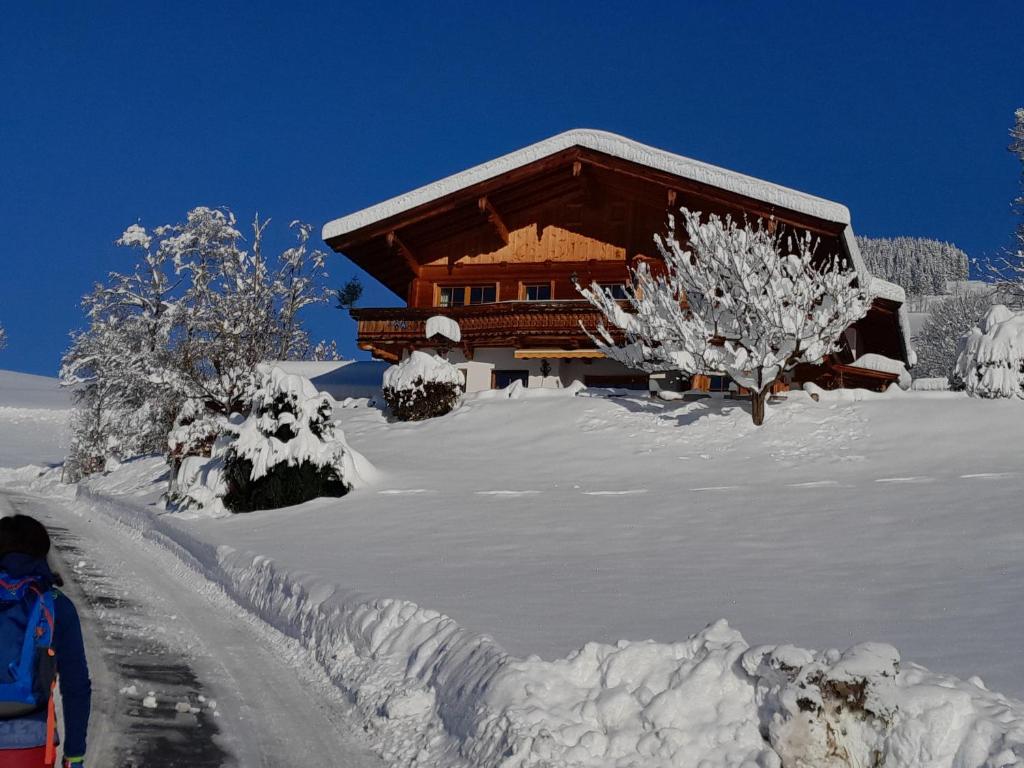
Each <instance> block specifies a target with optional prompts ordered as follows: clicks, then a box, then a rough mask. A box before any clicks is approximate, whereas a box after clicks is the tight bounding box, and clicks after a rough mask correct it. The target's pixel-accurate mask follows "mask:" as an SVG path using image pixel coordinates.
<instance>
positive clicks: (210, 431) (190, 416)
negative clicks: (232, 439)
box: [167, 398, 226, 458]
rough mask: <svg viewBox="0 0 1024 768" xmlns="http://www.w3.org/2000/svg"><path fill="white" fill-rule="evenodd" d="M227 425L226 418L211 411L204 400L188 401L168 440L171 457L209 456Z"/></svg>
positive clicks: (194, 399) (179, 414) (175, 421)
mask: <svg viewBox="0 0 1024 768" xmlns="http://www.w3.org/2000/svg"><path fill="white" fill-rule="evenodd" d="M225 423H226V419H225V417H224V416H223V415H222V414H220V413H217V412H215V411H212V410H210V408H208V407H207V405H206V403H205V402H204V401H203V400H201V399H199V398H192V399H190V400H186V401H185V404H184V405H183V406H182V408H181V411H180V412H179V413H178V418H176V419H175V420H174V428H173V429H172V430H171V434H170V435H169V436H168V438H167V449H168V452H169V454H170V456H171V457H177V458H184V457H186V456H209V455H210V451H211V450H212V448H213V443H214V441H215V440H216V439H217V437H218V436H219V435H220V434H221V433H223V432H224V425H225Z"/></svg>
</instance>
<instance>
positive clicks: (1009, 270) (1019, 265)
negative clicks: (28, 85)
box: [992, 108, 1024, 306]
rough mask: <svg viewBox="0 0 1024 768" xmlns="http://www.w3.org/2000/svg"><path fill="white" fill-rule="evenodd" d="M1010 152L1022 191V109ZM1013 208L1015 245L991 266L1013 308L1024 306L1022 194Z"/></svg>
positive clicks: (1023, 182)
mask: <svg viewBox="0 0 1024 768" xmlns="http://www.w3.org/2000/svg"><path fill="white" fill-rule="evenodd" d="M1010 151H1011V152H1012V153H1013V154H1014V155H1016V156H1017V159H1018V160H1020V163H1021V187H1022V190H1024V108H1021V109H1018V110H1017V112H1016V122H1015V124H1014V126H1013V128H1012V129H1011V130H1010ZM1014 207H1015V208H1016V210H1017V212H1018V214H1019V215H1020V222H1019V223H1018V224H1017V232H1016V244H1015V246H1014V247H1013V248H1011V249H1010V252H1009V253H1008V254H1007V255H1006V256H1005V258H1002V259H999V260H997V261H996V262H995V263H994V264H993V265H992V271H993V273H994V275H995V279H996V280H997V281H998V282H999V284H1000V288H1001V290H1002V291H1003V292H1004V293H1005V294H1006V295H1007V296H1008V297H1009V298H1010V300H1011V301H1013V303H1014V305H1015V306H1022V305H1024V194H1022V195H1021V196H1020V197H1018V198H1017V199H1016V200H1014Z"/></svg>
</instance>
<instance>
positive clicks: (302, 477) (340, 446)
mask: <svg viewBox="0 0 1024 768" xmlns="http://www.w3.org/2000/svg"><path fill="white" fill-rule="evenodd" d="M259 373H260V377H261V378H260V384H259V388H258V389H257V391H256V394H255V396H254V398H253V401H252V411H251V413H250V414H249V416H248V418H246V419H245V421H243V422H242V423H241V424H238V425H232V426H231V427H230V431H231V432H232V433H233V437H232V439H231V441H230V444H229V445H228V447H227V448H226V450H225V451H224V475H223V477H224V482H225V484H226V493H225V495H224V505H225V506H226V507H227V508H228V509H230V510H231V511H232V512H250V511H253V510H257V509H277V508H278V507H286V506H291V505H293V504H301V503H302V502H304V501H309V500H310V499H315V498H317V497H320V496H344V495H345V494H346V493H348V492H349V490H351V488H352V482H353V477H354V475H355V467H354V464H353V460H352V456H351V452H350V451H349V449H348V446H347V445H346V443H345V440H344V437H343V436H342V435H340V433H336V431H335V427H334V423H333V422H332V420H331V412H332V404H331V399H330V396H329V395H326V394H324V393H323V392H318V391H317V390H316V387H314V386H313V385H312V384H311V383H310V381H309V379H304V378H303V377H301V376H296V375H294V374H287V373H285V372H284V371H282V370H281V369H280V368H271V367H269V366H260V368H259Z"/></svg>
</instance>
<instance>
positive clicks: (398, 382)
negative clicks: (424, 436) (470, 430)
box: [384, 350, 462, 421]
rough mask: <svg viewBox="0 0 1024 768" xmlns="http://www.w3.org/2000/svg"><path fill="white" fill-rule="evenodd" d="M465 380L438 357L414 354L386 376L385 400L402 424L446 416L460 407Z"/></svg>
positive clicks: (424, 353) (452, 367)
mask: <svg viewBox="0 0 1024 768" xmlns="http://www.w3.org/2000/svg"><path fill="white" fill-rule="evenodd" d="M461 396H462V376H461V375H460V374H459V371H458V369H457V368H456V367H455V366H454V365H452V364H451V363H449V362H448V361H447V360H445V359H444V358H442V357H438V356H437V355H431V354H428V353H426V352H420V351H419V350H414V351H413V352H410V353H409V356H408V357H406V358H405V359H404V360H403V361H402V362H400V363H398V364H397V365H393V366H391V367H390V368H388V369H387V370H386V371H385V372H384V400H385V401H386V402H387V404H388V408H390V409H391V414H392V415H393V416H394V417H395V418H396V419H398V420H399V421H422V420H423V419H430V418H433V417H434V416H443V415H444V414H446V413H448V412H450V411H451V410H452V409H453V408H455V406H456V405H458V404H459V398H460V397H461Z"/></svg>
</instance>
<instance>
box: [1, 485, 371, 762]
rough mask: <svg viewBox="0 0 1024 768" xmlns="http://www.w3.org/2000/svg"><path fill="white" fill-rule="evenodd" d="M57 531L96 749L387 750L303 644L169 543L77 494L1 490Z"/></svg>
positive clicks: (231, 754) (173, 753)
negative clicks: (87, 509) (101, 513)
mask: <svg viewBox="0 0 1024 768" xmlns="http://www.w3.org/2000/svg"><path fill="white" fill-rule="evenodd" d="M14 513H23V514H28V515H32V516H34V517H36V518H38V519H39V520H41V521H42V522H43V523H44V524H45V525H46V526H47V527H48V528H49V529H50V531H51V534H52V536H53V539H54V544H55V548H56V550H55V552H54V553H53V554H52V556H51V559H52V561H53V564H54V567H55V569H56V570H57V571H58V572H59V573H60V574H61V576H62V577H63V578H64V580H65V587H64V589H65V591H66V592H67V593H68V594H69V595H70V596H71V597H72V599H74V600H75V602H76V604H77V606H78V609H79V612H80V613H81V615H82V623H83V628H84V631H85V635H86V644H87V646H88V648H87V650H88V653H89V662H90V669H91V672H92V676H93V687H94V696H93V717H92V721H91V723H90V733H89V736H90V748H89V756H88V758H89V763H90V764H92V765H100V766H117V767H118V768H136V767H138V768H141V767H142V766H145V768H172V767H173V768H179V767H180V768H186V767H188V768H207V767H210V768H213V766H239V767H241V768H249V767H250V766H268V767H273V768H278V767H280V768H285V767H286V766H299V765H310V766H313V765H315V766H345V767H346V768H348V767H349V766H351V768H378V767H379V766H381V765H382V764H381V763H380V762H379V761H377V759H376V758H374V757H373V756H372V755H371V754H370V753H369V751H368V749H367V748H366V746H365V745H363V744H361V743H360V742H359V741H358V738H359V737H358V736H355V735H353V736H346V734H354V733H355V731H356V730H357V728H358V726H356V725H355V724H354V723H353V722H352V721H351V720H350V719H349V715H348V703H347V702H346V701H344V700H343V698H342V697H341V694H340V693H339V692H338V691H337V689H336V688H334V687H333V686H330V685H329V684H327V683H325V682H324V681H323V680H322V678H317V676H316V675H315V674H314V672H313V668H312V664H311V662H309V661H308V660H307V658H306V655H305V652H304V651H302V650H301V649H300V648H298V646H297V645H296V644H295V643H294V642H293V641H290V640H288V639H286V638H284V637H283V636H281V635H279V634H277V633H276V632H275V631H274V630H272V629H270V628H268V627H267V626H266V625H265V624H263V623H262V622H257V621H256V620H255V619H253V618H252V617H251V616H249V615H248V614H246V613H245V612H244V611H242V610H241V609H240V608H239V607H238V606H237V605H236V604H235V603H233V602H231V601H230V600H228V598H227V597H225V596H224V595H223V593H222V592H220V590H219V589H217V588H216V587H214V586H212V585H211V584H209V583H208V582H206V581H205V580H204V579H203V578H202V577H201V576H199V575H198V574H196V573H195V572H194V571H192V570H190V569H189V568H188V567H187V566H185V565H183V564H182V562H181V561H180V560H179V559H178V558H177V557H176V556H174V555H173V554H171V553H170V552H168V551H166V550H163V549H161V548H160V547H159V546H157V545H155V544H153V543H151V542H147V541H145V540H143V539H142V538H141V537H139V536H138V535H137V534H135V533H133V532H131V531H129V530H128V529H125V528H122V527H120V526H118V525H117V524H116V523H113V522H111V521H109V520H105V519H100V518H99V517H90V516H85V515H83V513H81V512H80V511H79V510H77V509H76V508H75V506H74V504H73V503H71V502H62V501H58V500H54V499H47V500H45V501H44V500H42V499H37V498H34V497H31V496H27V495H22V494H17V493H12V492H9V491H2V490H0V515H8V514H14Z"/></svg>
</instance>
